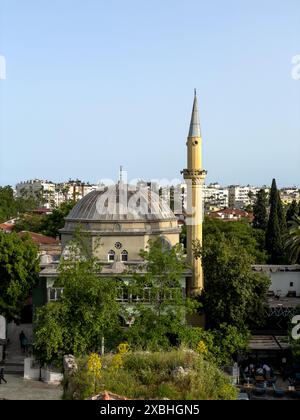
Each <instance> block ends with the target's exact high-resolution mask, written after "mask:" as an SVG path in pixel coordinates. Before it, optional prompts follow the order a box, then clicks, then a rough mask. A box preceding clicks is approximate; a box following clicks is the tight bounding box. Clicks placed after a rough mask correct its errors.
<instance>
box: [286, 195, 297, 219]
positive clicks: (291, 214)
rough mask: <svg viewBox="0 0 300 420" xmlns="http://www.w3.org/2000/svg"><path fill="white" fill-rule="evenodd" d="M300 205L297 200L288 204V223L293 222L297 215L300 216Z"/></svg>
mask: <svg viewBox="0 0 300 420" xmlns="http://www.w3.org/2000/svg"><path fill="white" fill-rule="evenodd" d="M299 212H300V207H299V206H298V204H297V201H296V200H293V201H292V203H291V204H290V205H289V206H288V208H287V212H286V221H287V223H289V222H292V221H293V220H294V218H295V217H297V216H298V215H299V216H300V213H299Z"/></svg>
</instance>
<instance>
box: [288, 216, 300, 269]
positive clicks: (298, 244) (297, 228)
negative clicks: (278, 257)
mask: <svg viewBox="0 0 300 420" xmlns="http://www.w3.org/2000/svg"><path fill="white" fill-rule="evenodd" d="M289 226H290V227H289V230H288V233H287V234H286V235H285V238H284V239H285V248H286V249H287V251H288V252H289V254H290V259H291V262H292V263H296V262H299V259H300V216H295V217H294V218H293V220H292V221H291V222H290V223H289Z"/></svg>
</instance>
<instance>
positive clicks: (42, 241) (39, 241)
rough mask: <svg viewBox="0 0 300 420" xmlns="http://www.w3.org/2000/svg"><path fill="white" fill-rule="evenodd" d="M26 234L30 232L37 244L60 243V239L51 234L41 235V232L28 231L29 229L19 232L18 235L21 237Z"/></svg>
mask: <svg viewBox="0 0 300 420" xmlns="http://www.w3.org/2000/svg"><path fill="white" fill-rule="evenodd" d="M25 234H28V235H29V236H30V237H31V239H32V240H33V242H34V243H35V244H37V245H58V241H57V240H56V239H54V238H51V237H49V236H45V235H40V234H39V233H34V232H27V231H23V232H20V233H18V235H19V236H21V237H22V236H24V235H25Z"/></svg>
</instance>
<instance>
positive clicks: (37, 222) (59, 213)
mask: <svg viewBox="0 0 300 420" xmlns="http://www.w3.org/2000/svg"><path fill="white" fill-rule="evenodd" d="M74 205H75V201H66V202H64V203H62V204H61V205H60V206H59V207H58V208H56V209H54V210H53V211H52V213H51V214H48V215H39V214H33V213H25V214H22V215H21V216H20V217H19V219H18V220H17V221H16V223H15V226H14V230H15V231H16V232H21V231H28V232H35V233H40V234H42V235H46V236H51V237H53V238H56V237H57V236H59V230H60V229H62V228H63V227H64V225H65V217H66V216H67V215H68V214H69V212H70V211H71V210H72V208H73V207H74Z"/></svg>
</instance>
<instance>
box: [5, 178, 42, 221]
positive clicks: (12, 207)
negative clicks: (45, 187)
mask: <svg viewBox="0 0 300 420" xmlns="http://www.w3.org/2000/svg"><path fill="white" fill-rule="evenodd" d="M37 205H38V203H37V201H36V200H35V199H34V198H32V197H28V198H25V197H17V198H16V197H15V196H14V191H13V189H12V188H11V187H10V186H6V187H0V223H2V222H5V221H7V220H9V219H12V218H14V217H16V216H18V215H19V214H22V213H24V212H26V211H28V210H32V209H34V208H36V207H37Z"/></svg>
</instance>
